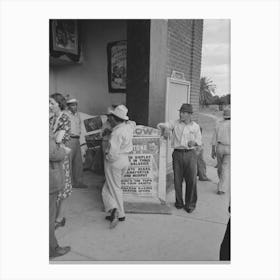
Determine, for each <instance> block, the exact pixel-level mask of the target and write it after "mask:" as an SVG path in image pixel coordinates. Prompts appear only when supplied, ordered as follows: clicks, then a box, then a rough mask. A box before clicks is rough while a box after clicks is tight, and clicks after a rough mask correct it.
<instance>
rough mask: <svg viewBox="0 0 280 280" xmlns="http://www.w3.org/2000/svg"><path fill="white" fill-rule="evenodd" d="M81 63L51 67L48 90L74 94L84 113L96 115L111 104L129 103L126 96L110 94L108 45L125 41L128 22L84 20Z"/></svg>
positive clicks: (82, 24)
mask: <svg viewBox="0 0 280 280" xmlns="http://www.w3.org/2000/svg"><path fill="white" fill-rule="evenodd" d="M79 24H81V40H82V53H83V60H82V63H81V64H66V65H50V80H49V83H50V84H49V91H50V94H51V93H53V92H60V93H62V94H70V95H74V96H76V97H77V98H78V99H79V110H80V111H81V112H84V113H87V114H90V115H97V114H103V113H105V112H106V108H107V107H108V106H110V105H111V104H120V103H125V102H126V94H123V93H109V91H108V75H107V49H106V48H107V44H108V43H109V42H112V41H118V40H126V38H127V35H126V22H125V20H82V21H80V22H79Z"/></svg>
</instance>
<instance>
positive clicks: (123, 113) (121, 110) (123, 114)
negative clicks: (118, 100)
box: [109, 105, 129, 121]
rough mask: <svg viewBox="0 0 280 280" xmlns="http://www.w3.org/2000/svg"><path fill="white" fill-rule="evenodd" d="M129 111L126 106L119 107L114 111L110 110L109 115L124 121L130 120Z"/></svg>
mask: <svg viewBox="0 0 280 280" xmlns="http://www.w3.org/2000/svg"><path fill="white" fill-rule="evenodd" d="M127 112H128V109H127V108H126V106H124V105H118V106H117V107H116V108H115V109H114V110H110V111H109V113H110V114H112V115H114V116H116V117H118V118H120V119H122V120H126V121H127V120H128V119H129V118H128V116H127Z"/></svg>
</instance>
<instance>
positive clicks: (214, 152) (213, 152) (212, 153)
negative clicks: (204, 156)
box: [211, 146, 217, 159]
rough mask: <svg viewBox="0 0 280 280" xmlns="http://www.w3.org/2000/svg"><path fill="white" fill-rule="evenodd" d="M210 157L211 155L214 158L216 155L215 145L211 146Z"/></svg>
mask: <svg viewBox="0 0 280 280" xmlns="http://www.w3.org/2000/svg"><path fill="white" fill-rule="evenodd" d="M211 157H212V158H213V159H215V158H216V157H217V153H216V147H215V146H212V152H211Z"/></svg>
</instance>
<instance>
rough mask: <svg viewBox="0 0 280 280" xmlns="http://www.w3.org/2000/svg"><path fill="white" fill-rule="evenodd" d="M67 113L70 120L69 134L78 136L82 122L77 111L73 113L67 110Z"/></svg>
mask: <svg viewBox="0 0 280 280" xmlns="http://www.w3.org/2000/svg"><path fill="white" fill-rule="evenodd" d="M68 115H69V117H70V121H71V136H80V135H81V126H82V122H81V118H80V114H79V112H77V113H76V114H73V113H72V112H70V111H68Z"/></svg>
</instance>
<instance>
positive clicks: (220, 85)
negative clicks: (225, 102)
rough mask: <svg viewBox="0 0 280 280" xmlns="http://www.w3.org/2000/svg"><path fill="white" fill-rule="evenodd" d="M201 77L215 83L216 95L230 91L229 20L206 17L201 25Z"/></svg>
mask: <svg viewBox="0 0 280 280" xmlns="http://www.w3.org/2000/svg"><path fill="white" fill-rule="evenodd" d="M201 77H207V78H208V79H210V80H212V81H213V84H215V85H216V91H215V94H216V95H219V96H221V95H226V94H228V93H230V20H228V19H208V20H207V19H206V20H204V26H203V41H202V61H201Z"/></svg>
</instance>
